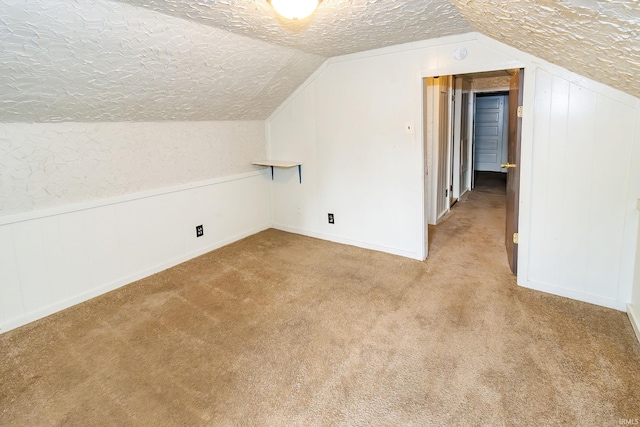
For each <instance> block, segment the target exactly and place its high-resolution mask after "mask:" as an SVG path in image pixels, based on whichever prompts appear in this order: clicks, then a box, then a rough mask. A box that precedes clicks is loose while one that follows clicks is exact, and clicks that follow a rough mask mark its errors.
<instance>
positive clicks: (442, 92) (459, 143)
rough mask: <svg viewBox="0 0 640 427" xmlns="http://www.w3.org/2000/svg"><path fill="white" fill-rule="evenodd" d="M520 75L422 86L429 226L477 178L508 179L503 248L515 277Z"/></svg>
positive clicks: (429, 81) (431, 81)
mask: <svg viewBox="0 0 640 427" xmlns="http://www.w3.org/2000/svg"><path fill="white" fill-rule="evenodd" d="M522 75H523V70H521V69H514V70H498V71H491V72H482V73H471V74H463V75H455V76H438V77H429V78H424V80H423V102H424V110H423V111H424V126H423V128H424V145H425V146H424V153H425V158H424V161H425V203H427V209H425V211H426V213H427V215H426V216H427V218H426V222H427V224H429V225H431V226H433V225H437V224H438V223H439V222H441V221H442V220H444V219H445V218H446V217H447V216H448V214H449V213H450V211H451V209H452V206H453V204H454V203H455V202H456V201H458V200H463V197H464V196H465V194H466V193H467V192H469V191H472V190H473V188H474V186H475V179H474V178H475V175H476V172H480V171H481V172H487V173H495V174H498V175H499V176H502V177H503V178H504V177H505V176H506V179H507V187H508V188H509V190H510V191H507V195H506V197H507V199H509V200H507V216H508V217H509V218H507V221H506V222H507V224H506V225H505V245H506V249H507V253H508V257H509V264H510V266H511V268H512V271H513V272H514V274H515V273H516V271H517V270H516V268H517V262H516V260H517V222H518V221H517V216H518V212H517V196H518V193H519V170H518V169H517V164H518V163H519V153H520V148H519V140H520V135H521V132H520V131H519V130H518V131H517V132H515V131H513V129H516V128H518V127H519V126H520V123H521V119H520V117H521V116H520V115H517V116H516V109H518V107H519V106H521V105H522V90H521V87H522ZM514 81H515V86H514ZM514 94H515V98H514ZM518 111H520V109H518ZM516 137H517V142H516ZM512 138H513V139H514V141H511V139H512ZM514 200H515V202H514ZM507 236H508V238H507ZM427 250H428V248H427Z"/></svg>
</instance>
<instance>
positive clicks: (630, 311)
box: [627, 304, 640, 343]
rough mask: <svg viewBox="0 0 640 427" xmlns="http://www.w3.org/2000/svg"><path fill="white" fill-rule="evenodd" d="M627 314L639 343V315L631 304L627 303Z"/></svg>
mask: <svg viewBox="0 0 640 427" xmlns="http://www.w3.org/2000/svg"><path fill="white" fill-rule="evenodd" d="M627 316H629V321H630V322H631V326H633V330H634V331H635V333H636V338H637V339H638V342H639V343H640V317H639V316H638V314H637V313H636V312H635V310H634V309H633V305H632V304H627Z"/></svg>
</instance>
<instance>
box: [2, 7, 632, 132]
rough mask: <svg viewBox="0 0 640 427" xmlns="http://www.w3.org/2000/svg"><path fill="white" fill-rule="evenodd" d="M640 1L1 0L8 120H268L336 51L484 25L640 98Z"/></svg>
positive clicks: (489, 32) (499, 36) (4, 115)
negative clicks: (283, 11)
mask: <svg viewBox="0 0 640 427" xmlns="http://www.w3.org/2000/svg"><path fill="white" fill-rule="evenodd" d="M639 1H640V0H624V1H622V0H609V1H600V0H521V1H510V2H498V1H494V0H451V1H449V0H432V1H425V0H398V1H382V0H323V1H322V3H321V4H320V6H319V8H318V10H317V11H316V12H315V13H314V14H313V15H312V16H311V17H310V18H307V19H305V20H301V21H294V22H287V21H285V20H283V19H280V18H278V17H277V16H276V15H275V13H274V12H273V10H272V9H271V7H270V6H269V4H268V3H267V1H266V0H242V1H241V0H190V1H187V0H122V1H121V2H118V1H109V0H86V1H66V0H47V1H39V2H37V1H29V0H0V46H1V48H0V81H2V83H3V84H2V85H0V121H1V122H65V121H73V122H122V121H132V122H137V121H199V120H204V121H207V120H263V119H265V118H266V117H268V115H269V114H270V113H272V112H273V111H274V110H275V108H276V107H277V106H279V105H280V104H281V103H282V102H283V101H284V100H285V99H286V97H287V96H288V95H290V94H291V93H292V92H293V91H294V90H295V89H296V88H297V87H298V86H299V85H300V84H301V83H302V82H303V81H304V80H305V79H306V78H307V77H308V76H309V75H310V74H311V73H312V72H313V71H314V70H316V69H317V67H318V66H319V65H320V64H322V62H323V61H324V60H325V59H326V58H328V57H332V56H336V55H342V54H346V53H351V52H358V51H363V50H368V49H373V48H379V47H384V46H389V45H394V44H399V43H404V42H410V41H417V40H424V39H429V38H435V37H441V36H445V35H452V34H461V33H466V32H470V31H473V30H474V29H475V30H476V31H479V32H481V33H483V34H485V35H487V36H490V37H492V38H495V39H497V40H500V41H502V42H504V43H506V44H509V45H511V46H514V47H516V48H518V49H521V50H523V51H525V52H528V53H530V54H533V55H536V56H538V57H541V58H543V59H546V60H548V61H550V62H552V63H556V64H558V65H561V66H564V67H566V68H568V69H569V70H571V71H574V72H577V73H579V74H582V75H584V76H587V77H590V78H592V79H594V80H597V81H600V82H603V83H605V84H608V85H611V86H613V87H616V88H618V89H621V90H623V91H625V92H628V93H630V94H632V95H634V96H640V79H638V78H637V76H638V75H640V43H639V42H638V40H639V39H640V34H639V31H640V12H639V10H640V7H639V6H640V3H639Z"/></svg>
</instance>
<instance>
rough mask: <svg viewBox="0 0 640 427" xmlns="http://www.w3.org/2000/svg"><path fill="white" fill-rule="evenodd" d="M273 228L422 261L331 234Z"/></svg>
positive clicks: (409, 254)
mask: <svg viewBox="0 0 640 427" xmlns="http://www.w3.org/2000/svg"><path fill="white" fill-rule="evenodd" d="M272 228H275V229H276V230H281V231H286V232H288V233H294V234H300V235H302V236H307V237H314V238H316V239H322V240H328V241H330V242H335V243H341V244H343V245H350V246H356V247H358V248H363V249H371V250H373V251H378V252H385V253H388V254H392V255H399V256H402V257H405V258H412V259H416V260H418V261H422V259H421V258H420V256H419V254H418V253H417V252H412V251H406V250H404V249H398V248H394V247H391V246H384V245H376V244H373V243H369V242H363V241H360V240H352V239H345V238H343V237H338V236H333V235H331V234H324V233H316V232H314V231H308V230H303V229H300V228H295V227H289V226H286V225H280V224H273V225H272Z"/></svg>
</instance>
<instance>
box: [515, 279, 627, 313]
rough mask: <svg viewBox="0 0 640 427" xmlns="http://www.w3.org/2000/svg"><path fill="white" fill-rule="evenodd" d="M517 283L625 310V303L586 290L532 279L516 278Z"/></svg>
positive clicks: (537, 289) (549, 292)
mask: <svg viewBox="0 0 640 427" xmlns="http://www.w3.org/2000/svg"><path fill="white" fill-rule="evenodd" d="M518 279H519V280H518V285H520V286H522V287H524V288H529V289H533V290H536V291H541V292H546V293H548V294H553V295H558V296H561V297H566V298H571V299H574V300H578V301H582V302H587V303H590V304H595V305H599V306H602V307H607V308H613V309H614V310H619V311H626V304H624V303H622V304H621V303H620V302H618V301H617V300H615V299H610V298H604V297H601V296H598V295H591V294H589V293H586V292H580V291H576V290H573V289H566V288H562V287H560V286H554V285H550V284H548V283H543V282H537V281H534V280H522V281H521V280H520V278H518Z"/></svg>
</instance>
